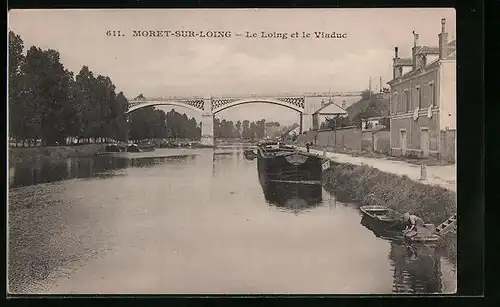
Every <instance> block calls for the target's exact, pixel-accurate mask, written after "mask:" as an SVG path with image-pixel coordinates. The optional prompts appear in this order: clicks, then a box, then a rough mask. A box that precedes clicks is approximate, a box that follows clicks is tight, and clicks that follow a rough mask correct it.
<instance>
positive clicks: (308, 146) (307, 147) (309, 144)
mask: <svg viewBox="0 0 500 307" xmlns="http://www.w3.org/2000/svg"><path fill="white" fill-rule="evenodd" d="M310 148H311V143H309V142H307V143H306V149H307V152H309V149H310Z"/></svg>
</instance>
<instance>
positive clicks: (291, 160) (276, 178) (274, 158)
mask: <svg viewBox="0 0 500 307" xmlns="http://www.w3.org/2000/svg"><path fill="white" fill-rule="evenodd" d="M322 162H323V161H322V159H321V158H320V157H318V156H314V155H312V154H309V153H305V152H300V151H298V150H297V149H296V148H294V147H291V146H287V145H283V144H280V143H278V142H266V143H262V144H259V145H258V146H257V168H258V172H259V180H260V183H261V184H262V185H263V186H266V185H267V184H268V183H269V182H289V183H293V182H295V183H303V184H321V173H322Z"/></svg>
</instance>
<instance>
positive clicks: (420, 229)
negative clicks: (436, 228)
mask: <svg viewBox="0 0 500 307" xmlns="http://www.w3.org/2000/svg"><path fill="white" fill-rule="evenodd" d="M403 221H404V222H405V223H407V225H406V228H405V229H404V230H403V233H404V235H405V236H406V237H413V236H417V235H418V236H419V237H426V236H430V235H432V232H431V231H430V230H429V229H427V227H425V223H424V221H423V220H422V219H421V218H419V217H418V216H416V215H414V214H410V213H405V214H404V215H403Z"/></svg>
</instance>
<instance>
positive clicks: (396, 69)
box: [392, 47, 403, 79]
mask: <svg viewBox="0 0 500 307" xmlns="http://www.w3.org/2000/svg"><path fill="white" fill-rule="evenodd" d="M398 60H399V57H398V47H394V58H393V59H392V78H393V79H396V78H399V77H401V75H402V74H403V70H402V68H401V67H400V66H396V64H397V62H398Z"/></svg>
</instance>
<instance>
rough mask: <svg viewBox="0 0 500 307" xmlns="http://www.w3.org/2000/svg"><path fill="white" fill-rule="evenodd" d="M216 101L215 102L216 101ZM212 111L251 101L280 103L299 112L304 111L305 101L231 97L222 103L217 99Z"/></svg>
mask: <svg viewBox="0 0 500 307" xmlns="http://www.w3.org/2000/svg"><path fill="white" fill-rule="evenodd" d="M214 102H215V103H214ZM212 103H213V104H212V106H213V107H212V112H213V114H214V115H215V114H217V113H219V112H221V111H224V110H226V109H229V108H232V107H235V106H239V105H242V104H250V103H268V104H274V105H279V106H282V107H285V108H288V109H291V110H294V111H296V112H298V113H304V107H303V105H304V102H303V101H302V105H300V103H297V104H295V103H289V102H285V101H282V100H279V99H276V98H244V99H231V100H229V101H224V102H222V103H217V101H213V102H212Z"/></svg>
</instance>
